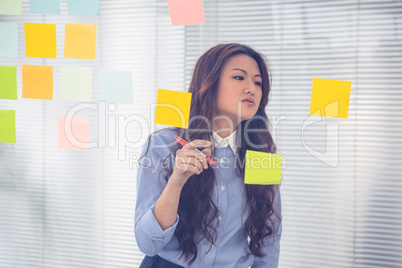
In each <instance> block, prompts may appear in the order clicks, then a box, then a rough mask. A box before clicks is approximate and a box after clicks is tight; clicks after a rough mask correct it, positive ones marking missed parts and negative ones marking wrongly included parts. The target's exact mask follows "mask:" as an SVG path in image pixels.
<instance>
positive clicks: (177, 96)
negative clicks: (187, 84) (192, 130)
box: [155, 89, 191, 128]
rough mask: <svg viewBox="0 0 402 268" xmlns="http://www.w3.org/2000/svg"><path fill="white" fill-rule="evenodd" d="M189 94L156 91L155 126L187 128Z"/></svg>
mask: <svg viewBox="0 0 402 268" xmlns="http://www.w3.org/2000/svg"><path fill="white" fill-rule="evenodd" d="M190 106H191V93H189V92H180V91H173V90H165V89H158V96H157V99H156V111H155V124H162V125H169V126H174V127H180V128H188V120H189V117H190Z"/></svg>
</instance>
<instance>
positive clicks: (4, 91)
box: [0, 66, 17, 100]
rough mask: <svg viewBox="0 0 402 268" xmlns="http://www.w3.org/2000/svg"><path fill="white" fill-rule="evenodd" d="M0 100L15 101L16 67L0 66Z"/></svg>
mask: <svg viewBox="0 0 402 268" xmlns="http://www.w3.org/2000/svg"><path fill="white" fill-rule="evenodd" d="M0 99H8V100H16V99H17V67H14V66H0Z"/></svg>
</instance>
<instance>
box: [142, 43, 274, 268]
mask: <svg viewBox="0 0 402 268" xmlns="http://www.w3.org/2000/svg"><path fill="white" fill-rule="evenodd" d="M270 83H271V81H270V77H269V74H268V68H267V65H266V62H265V60H264V58H263V56H262V55H261V54H259V53H258V52H256V51H255V50H253V49H252V48H250V47H248V46H245V45H241V44H235V43H232V44H219V45H217V46H215V47H213V48H211V49H209V50H208V51H207V52H205V53H204V54H203V55H202V56H201V57H200V58H199V59H198V61H197V64H196V66H195V68H194V73H193V77H192V80H191V84H190V88H189V90H188V92H191V93H192V100H191V110H190V119H189V127H188V129H181V128H174V127H171V128H166V129H163V130H160V131H157V132H155V133H154V134H153V135H151V136H150V137H149V139H148V141H147V143H146V144H145V145H144V148H143V151H142V153H143V155H142V157H141V158H140V161H139V164H140V165H139V166H138V173H137V204H136V210H135V236H136V241H137V244H138V247H139V248H140V250H141V251H142V252H143V253H145V254H146V255H147V256H146V257H145V258H144V260H143V262H142V264H141V266H140V267H197V268H198V267H225V268H227V267H249V266H251V267H253V268H255V267H277V266H278V259H279V241H280V237H281V233H282V226H281V199H280V193H279V185H246V184H244V170H245V155H246V150H254V151H262V152H268V153H275V151H276V147H275V144H274V141H273V139H272V136H271V134H270V132H269V127H268V126H269V122H268V118H267V115H266V113H265V107H266V105H267V104H268V95H269V92H270V88H271V86H270ZM175 135H178V136H180V137H182V138H183V139H185V140H187V141H188V142H189V143H188V144H187V145H185V146H182V145H180V144H179V143H177V142H176V141H175V139H174V136H175ZM200 147H201V148H200ZM196 148H199V149H200V150H201V151H202V152H203V153H204V154H205V155H207V156H209V157H211V158H212V159H213V160H214V161H215V162H216V163H217V167H215V166H212V165H211V166H209V165H208V163H207V161H206V159H205V157H204V156H203V155H202V154H201V153H200V152H199V151H198V150H196Z"/></svg>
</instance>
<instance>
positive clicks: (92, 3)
mask: <svg viewBox="0 0 402 268" xmlns="http://www.w3.org/2000/svg"><path fill="white" fill-rule="evenodd" d="M67 5H68V14H70V15H87V16H97V15H99V0H85V1H83V0H68V1H67Z"/></svg>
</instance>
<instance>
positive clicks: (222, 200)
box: [134, 128, 282, 268]
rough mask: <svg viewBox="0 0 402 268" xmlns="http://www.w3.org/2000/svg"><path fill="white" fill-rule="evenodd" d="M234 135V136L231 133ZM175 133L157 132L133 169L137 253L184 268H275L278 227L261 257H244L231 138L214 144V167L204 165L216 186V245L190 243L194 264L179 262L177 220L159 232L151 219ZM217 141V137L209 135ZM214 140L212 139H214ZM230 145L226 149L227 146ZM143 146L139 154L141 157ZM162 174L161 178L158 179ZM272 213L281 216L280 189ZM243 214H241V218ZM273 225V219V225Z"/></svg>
mask: <svg viewBox="0 0 402 268" xmlns="http://www.w3.org/2000/svg"><path fill="white" fill-rule="evenodd" d="M232 134H233V133H232ZM175 135H177V133H176V132H175V131H174V130H173V128H168V129H166V130H162V131H160V132H158V133H155V134H154V135H152V138H151V141H150V142H151V145H150V147H149V149H148V152H147V154H146V155H145V156H144V158H143V159H141V160H140V161H139V162H140V163H141V164H142V165H144V166H146V167H144V166H142V165H138V169H137V203H136V209H135V228H134V232H135V238H136V241H137V244H138V247H139V249H140V250H141V251H142V252H143V253H145V254H146V255H148V256H154V255H155V254H158V255H159V256H160V257H162V258H164V259H165V260H168V261H170V262H172V263H176V264H178V265H181V266H183V267H197V268H201V267H214V268H228V267H236V268H237V267H239V268H240V267H241V268H246V267H250V266H251V267H252V268H257V267H267V268H274V267H278V260H279V242H280V238H281V233H282V225H281V224H280V225H279V227H278V228H276V230H275V231H276V232H275V237H274V238H273V237H272V236H271V237H269V238H267V239H266V243H265V246H264V247H263V252H264V253H265V254H266V256H265V257H263V258H259V257H254V256H252V255H250V256H249V255H247V253H249V252H250V250H249V246H248V236H247V233H246V232H245V231H244V223H245V221H246V219H247V216H248V214H249V211H248V208H247V207H246V204H247V198H246V193H245V187H244V180H243V178H240V177H239V176H238V175H237V173H236V172H235V170H234V168H235V165H236V163H235V155H234V152H233V150H232V148H231V147H230V144H232V146H233V143H232V142H233V136H231V137H229V138H228V139H226V142H225V141H223V142H222V139H221V140H220V142H218V143H215V144H214V149H213V150H212V156H211V158H212V159H213V160H214V161H215V163H217V165H218V166H217V167H213V166H212V165H209V168H213V169H214V172H215V174H216V185H215V189H214V193H213V200H214V202H215V205H216V206H217V208H218V210H219V216H218V217H217V218H216V220H215V224H216V225H215V226H217V239H216V241H215V243H214V244H212V245H211V243H210V242H209V241H208V240H207V239H206V238H204V237H203V236H197V237H195V238H194V241H195V243H196V245H197V250H198V254H197V258H196V260H195V261H194V263H192V265H189V264H188V263H187V262H186V261H185V260H184V257H183V258H181V259H179V258H180V255H181V251H180V249H179V244H178V240H177V239H176V237H175V236H174V231H175V229H176V226H177V223H178V221H179V215H176V222H175V223H174V224H173V225H172V226H171V227H169V228H167V229H165V230H163V229H162V228H161V227H160V225H159V223H158V221H157V219H156V218H155V215H154V207H155V203H156V201H157V200H158V198H159V196H160V195H161V193H162V191H163V189H164V188H165V186H166V181H165V179H164V177H165V176H166V173H165V172H164V171H162V170H163V167H164V166H165V167H166V163H165V164H164V163H162V161H163V159H164V158H165V157H166V156H168V155H169V154H170V153H171V152H172V151H173V149H174V148H175V147H176V146H177V142H176V141H175V140H174V138H173V137H174V136H175ZM214 137H216V133H215V135H214ZM215 140H216V139H215ZM227 145H229V146H227ZM147 146H148V141H147V143H146V144H145V145H144V147H143V149H142V153H141V155H144V153H145V151H146V149H147ZM173 161H174V158H173V155H171V157H170V158H169V162H168V163H170V164H169V167H170V168H173V163H174V162H173ZM160 171H162V173H160ZM274 205H275V206H276V209H277V210H278V211H279V212H280V211H281V199H280V194H279V189H278V192H277V194H276V199H275V202H274ZM243 211H245V212H244V213H243ZM276 220H277V219H276Z"/></svg>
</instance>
